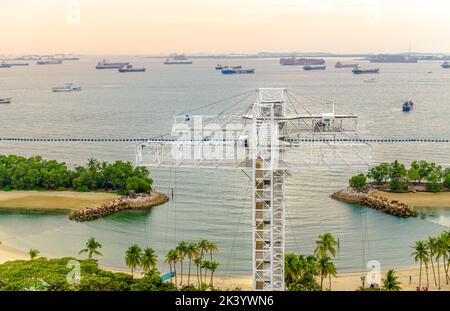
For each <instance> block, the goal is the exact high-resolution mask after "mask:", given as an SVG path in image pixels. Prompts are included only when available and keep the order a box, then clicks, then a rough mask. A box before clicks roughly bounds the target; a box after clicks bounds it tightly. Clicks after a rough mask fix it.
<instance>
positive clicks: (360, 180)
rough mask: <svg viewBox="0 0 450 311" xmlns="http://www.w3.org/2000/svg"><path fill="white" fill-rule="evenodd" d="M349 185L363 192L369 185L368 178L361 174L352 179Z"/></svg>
mask: <svg viewBox="0 0 450 311" xmlns="http://www.w3.org/2000/svg"><path fill="white" fill-rule="evenodd" d="M349 184H350V187H352V188H354V189H357V190H363V189H364V188H365V187H366V185H367V178H366V176H364V174H359V175H356V176H353V177H352V178H350V180H349Z"/></svg>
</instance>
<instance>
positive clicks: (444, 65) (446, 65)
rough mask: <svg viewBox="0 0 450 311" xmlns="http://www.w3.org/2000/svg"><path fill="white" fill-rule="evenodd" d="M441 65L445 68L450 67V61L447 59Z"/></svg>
mask: <svg viewBox="0 0 450 311" xmlns="http://www.w3.org/2000/svg"><path fill="white" fill-rule="evenodd" d="M441 67H442V68H444V69H449V68H450V63H449V62H447V61H445V62H444V63H443V64H442V65H441Z"/></svg>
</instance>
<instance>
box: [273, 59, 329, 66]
mask: <svg viewBox="0 0 450 311" xmlns="http://www.w3.org/2000/svg"><path fill="white" fill-rule="evenodd" d="M324 64H325V60H324V59H323V58H296V57H288V58H280V65H283V66H307V65H324Z"/></svg>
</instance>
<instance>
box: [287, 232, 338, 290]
mask: <svg viewBox="0 0 450 311" xmlns="http://www.w3.org/2000/svg"><path fill="white" fill-rule="evenodd" d="M336 245H337V242H336V239H335V238H334V237H333V235H331V233H325V234H321V235H319V239H318V240H317V241H316V249H315V251H314V256H312V255H311V256H306V257H305V256H304V255H295V254H292V253H289V254H286V256H285V259H284V262H285V282H286V289H287V290H291V291H318V290H323V281H324V279H326V278H328V289H329V290H331V277H332V276H334V277H336V275H337V272H336V267H335V266H334V263H333V261H332V259H331V258H330V257H329V255H330V256H332V257H335V256H336V249H335V247H336ZM318 278H320V285H319V283H318V282H317V279H318Z"/></svg>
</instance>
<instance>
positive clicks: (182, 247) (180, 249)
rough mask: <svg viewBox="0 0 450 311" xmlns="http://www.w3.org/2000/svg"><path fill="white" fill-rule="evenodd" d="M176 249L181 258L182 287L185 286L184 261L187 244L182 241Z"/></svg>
mask: <svg viewBox="0 0 450 311" xmlns="http://www.w3.org/2000/svg"><path fill="white" fill-rule="evenodd" d="M175 249H176V251H177V252H178V256H179V257H180V267H181V281H180V286H181V285H183V260H184V257H185V256H186V249H187V243H186V242H185V241H180V242H179V243H178V246H177V247H176V248H175Z"/></svg>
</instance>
